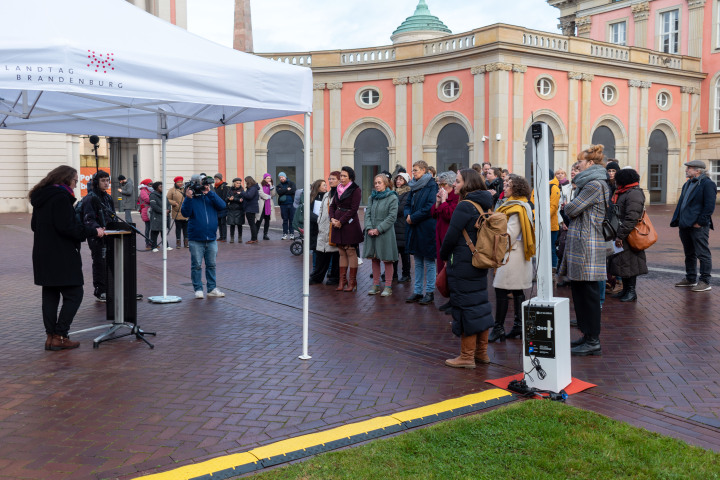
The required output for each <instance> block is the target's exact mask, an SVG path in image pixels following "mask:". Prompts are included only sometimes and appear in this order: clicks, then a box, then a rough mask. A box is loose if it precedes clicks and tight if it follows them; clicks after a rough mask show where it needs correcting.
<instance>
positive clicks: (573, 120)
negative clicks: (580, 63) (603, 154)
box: [564, 72, 582, 175]
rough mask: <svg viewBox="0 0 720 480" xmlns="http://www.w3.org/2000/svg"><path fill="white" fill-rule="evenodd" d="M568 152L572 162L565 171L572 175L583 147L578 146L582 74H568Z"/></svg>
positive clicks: (566, 166)
mask: <svg viewBox="0 0 720 480" xmlns="http://www.w3.org/2000/svg"><path fill="white" fill-rule="evenodd" d="M568 79H569V81H568V126H567V129H568V151H569V155H570V160H569V164H568V165H564V168H565V171H566V172H568V175H569V174H570V167H571V166H572V164H573V163H575V155H577V154H578V153H579V152H580V150H582V146H581V145H578V139H579V138H580V135H579V133H580V132H579V131H578V129H579V128H580V124H579V122H578V119H579V118H580V98H579V94H580V85H579V84H580V80H582V73H579V72H568Z"/></svg>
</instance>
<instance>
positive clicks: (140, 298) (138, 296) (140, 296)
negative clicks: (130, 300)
mask: <svg viewBox="0 0 720 480" xmlns="http://www.w3.org/2000/svg"><path fill="white" fill-rule="evenodd" d="M142 299H143V295H142V293H136V294H135V300H142Z"/></svg>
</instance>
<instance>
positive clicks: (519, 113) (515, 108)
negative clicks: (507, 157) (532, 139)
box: [508, 65, 527, 175]
mask: <svg viewBox="0 0 720 480" xmlns="http://www.w3.org/2000/svg"><path fill="white" fill-rule="evenodd" d="M512 72H513V95H512V132H509V133H508V141H512V163H513V166H512V170H513V172H522V171H523V169H524V168H525V146H524V143H525V132H524V131H523V128H524V125H523V124H524V123H525V122H524V118H523V113H524V112H523V103H524V101H525V72H527V67H526V66H525V65H513V66H512ZM525 174H526V175H527V172H525Z"/></svg>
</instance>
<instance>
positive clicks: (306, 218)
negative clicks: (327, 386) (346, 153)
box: [298, 113, 312, 360]
mask: <svg viewBox="0 0 720 480" xmlns="http://www.w3.org/2000/svg"><path fill="white" fill-rule="evenodd" d="M304 143H305V151H304V153H305V155H304V157H305V158H304V159H305V162H304V163H305V165H304V166H303V171H304V175H303V176H304V178H305V185H301V188H302V189H303V205H304V207H303V228H304V230H305V233H304V234H303V333H302V335H303V351H302V355H300V356H299V357H298V358H300V359H301V360H309V359H311V358H312V357H311V356H310V355H308V313H309V308H310V210H311V209H312V205H311V204H310V189H309V188H308V185H309V184H312V182H309V180H310V178H311V177H310V175H311V172H310V113H305V142H304Z"/></svg>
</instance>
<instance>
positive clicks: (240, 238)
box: [230, 224, 243, 242]
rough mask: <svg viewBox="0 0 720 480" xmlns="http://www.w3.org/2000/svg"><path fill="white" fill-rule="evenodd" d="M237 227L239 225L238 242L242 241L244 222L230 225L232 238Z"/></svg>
mask: <svg viewBox="0 0 720 480" xmlns="http://www.w3.org/2000/svg"><path fill="white" fill-rule="evenodd" d="M235 227H237V232H238V242H242V227H243V226H242V224H240V225H230V238H235Z"/></svg>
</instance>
